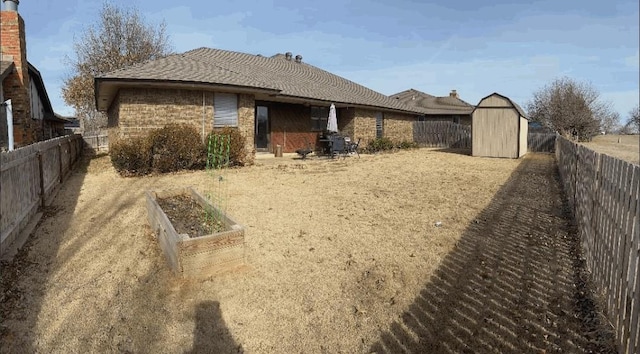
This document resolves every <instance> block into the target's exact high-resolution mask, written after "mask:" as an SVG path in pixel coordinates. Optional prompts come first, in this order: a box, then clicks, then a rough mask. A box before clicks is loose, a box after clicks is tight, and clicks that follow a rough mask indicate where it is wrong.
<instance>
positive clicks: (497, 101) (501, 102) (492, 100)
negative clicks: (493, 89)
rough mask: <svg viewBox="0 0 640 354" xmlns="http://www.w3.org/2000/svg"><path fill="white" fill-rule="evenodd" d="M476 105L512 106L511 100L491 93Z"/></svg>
mask: <svg viewBox="0 0 640 354" xmlns="http://www.w3.org/2000/svg"><path fill="white" fill-rule="evenodd" d="M478 107H513V106H512V105H511V102H509V100H507V99H504V98H502V97H500V96H496V95H493V96H489V97H487V98H485V99H484V100H482V101H481V102H480V103H479V104H478Z"/></svg>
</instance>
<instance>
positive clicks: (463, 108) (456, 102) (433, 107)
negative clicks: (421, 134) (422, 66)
mask: <svg viewBox="0 0 640 354" xmlns="http://www.w3.org/2000/svg"><path fill="white" fill-rule="evenodd" d="M389 97H391V98H393V99H395V100H397V101H398V102H401V103H403V104H405V105H407V106H411V107H415V108H417V109H420V110H421V111H422V113H424V114H439V115H447V114H451V115H467V114H471V112H473V108H474V107H473V106H472V105H470V104H469V103H467V102H465V101H463V100H461V99H459V98H456V97H452V96H444V97H436V96H433V95H430V94H428V93H425V92H422V91H418V90H415V89H408V90H404V91H402V92H398V93H396V94H393V95H391V96H389Z"/></svg>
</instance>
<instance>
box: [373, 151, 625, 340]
mask: <svg viewBox="0 0 640 354" xmlns="http://www.w3.org/2000/svg"><path fill="white" fill-rule="evenodd" d="M556 171H557V170H556V168H555V162H554V159H553V156H552V155H550V154H529V155H527V157H525V158H524V159H523V160H522V162H521V164H520V165H519V167H518V168H517V170H516V171H515V172H514V173H513V175H512V176H511V177H510V179H509V180H508V181H507V183H506V184H505V185H504V186H503V187H502V188H501V189H500V191H499V192H498V193H497V194H496V196H495V197H494V199H493V200H492V202H491V203H490V205H489V206H488V207H487V208H486V209H485V210H483V212H482V213H481V214H480V215H479V216H478V218H477V219H476V220H474V221H473V222H472V223H471V224H470V225H469V227H468V228H467V230H466V231H465V232H464V234H463V236H462V238H461V239H460V240H459V242H458V244H457V246H456V248H455V250H454V251H452V252H451V253H450V254H449V255H447V256H446V257H445V259H444V260H443V261H442V263H441V265H440V267H439V268H438V269H437V271H436V272H435V273H434V275H433V277H432V278H431V279H430V281H429V282H428V283H427V285H426V286H425V287H424V288H423V289H422V290H421V291H420V294H418V295H417V296H416V298H415V300H414V301H413V303H412V304H410V306H409V307H408V309H407V310H406V311H405V312H404V313H403V314H402V315H401V319H400V320H398V321H395V322H393V323H391V324H390V326H389V328H388V329H387V330H386V331H384V332H383V333H382V334H381V336H380V338H379V340H378V341H377V342H376V343H374V344H373V345H372V346H371V348H370V352H375V353H496V352H500V353H584V352H596V353H615V352H616V351H615V347H614V342H613V338H614V334H613V331H612V330H611V329H610V328H609V327H605V326H604V325H603V324H602V320H601V318H602V316H601V315H599V314H598V313H597V312H595V311H594V305H595V304H596V303H597V302H595V301H594V300H593V298H592V295H591V294H592V293H591V292H590V291H589V287H588V285H589V284H586V285H585V284H584V282H585V280H584V279H585V277H584V269H583V267H582V265H583V262H581V261H580V259H579V258H578V255H577V252H579V241H578V238H577V237H578V236H577V235H576V233H575V231H574V228H573V227H572V226H571V223H570V222H568V221H567V220H568V219H567V207H566V203H564V202H563V199H564V198H563V196H562V191H561V188H560V185H559V182H558V179H557V178H558V177H557V172H556Z"/></svg>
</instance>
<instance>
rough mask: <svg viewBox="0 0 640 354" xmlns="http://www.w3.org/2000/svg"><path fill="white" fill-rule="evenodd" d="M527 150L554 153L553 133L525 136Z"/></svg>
mask: <svg viewBox="0 0 640 354" xmlns="http://www.w3.org/2000/svg"><path fill="white" fill-rule="evenodd" d="M527 147H528V148H527V150H528V151H529V152H554V151H555V149H556V134H555V133H532V132H529V133H528V134H527Z"/></svg>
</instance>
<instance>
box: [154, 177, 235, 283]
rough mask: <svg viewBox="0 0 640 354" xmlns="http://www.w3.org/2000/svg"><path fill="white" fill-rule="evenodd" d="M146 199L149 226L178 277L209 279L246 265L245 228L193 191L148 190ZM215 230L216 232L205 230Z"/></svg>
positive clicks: (189, 189)
mask: <svg viewBox="0 0 640 354" xmlns="http://www.w3.org/2000/svg"><path fill="white" fill-rule="evenodd" d="M146 200H147V217H148V219H149V225H151V228H152V229H153V231H154V232H155V234H156V237H157V239H158V243H159V244H160V248H162V251H163V252H164V254H165V257H166V258H167V261H168V263H169V266H170V267H171V269H172V270H173V271H174V272H175V273H176V274H178V275H180V276H182V277H190V276H208V275H213V274H217V273H221V272H225V271H229V270H232V269H235V268H238V267H240V266H242V265H243V264H244V227H242V226H241V225H239V224H238V223H236V222H235V221H233V219H231V218H230V217H229V216H227V215H225V214H224V213H223V212H222V211H220V210H219V209H217V208H216V207H215V206H213V205H212V204H211V203H210V202H209V201H208V200H207V199H206V198H205V197H204V196H202V195H201V194H200V193H198V192H197V191H196V190H194V189H193V188H191V187H188V188H181V189H174V190H170V191H148V192H146ZM159 202H160V203H159ZM160 204H162V205H164V206H165V207H166V208H168V210H167V212H165V211H164V210H163V209H162V208H161V207H160ZM185 204H186V205H185ZM205 212H206V213H210V214H213V215H216V220H215V222H213V223H212V222H211V221H210V220H209V221H207V219H210V218H205ZM167 214H169V215H171V218H173V221H172V220H171V218H170V217H169V216H168V215H167ZM174 224H175V227H174ZM176 228H177V229H178V230H180V232H181V233H178V232H177V231H176ZM212 229H213V230H214V231H217V232H213V233H206V231H205V230H212Z"/></svg>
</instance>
